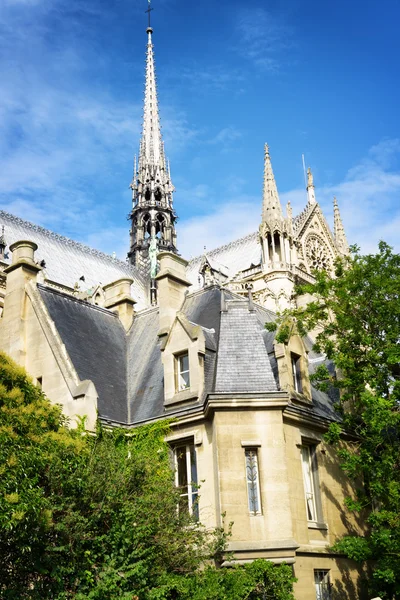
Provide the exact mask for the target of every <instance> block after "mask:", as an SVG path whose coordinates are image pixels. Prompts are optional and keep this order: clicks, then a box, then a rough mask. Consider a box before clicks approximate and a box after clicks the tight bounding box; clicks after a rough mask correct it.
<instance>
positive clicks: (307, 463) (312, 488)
mask: <svg viewBox="0 0 400 600" xmlns="http://www.w3.org/2000/svg"><path fill="white" fill-rule="evenodd" d="M300 451H301V465H302V471H303V482H304V498H305V502H306V514H307V521H308V522H311V523H317V522H318V521H319V518H318V516H319V515H318V512H319V511H318V508H319V507H318V502H317V495H316V494H318V493H319V490H318V489H317V485H318V481H317V480H316V457H315V446H313V445H311V444H304V443H303V444H302V445H301V446H300Z"/></svg>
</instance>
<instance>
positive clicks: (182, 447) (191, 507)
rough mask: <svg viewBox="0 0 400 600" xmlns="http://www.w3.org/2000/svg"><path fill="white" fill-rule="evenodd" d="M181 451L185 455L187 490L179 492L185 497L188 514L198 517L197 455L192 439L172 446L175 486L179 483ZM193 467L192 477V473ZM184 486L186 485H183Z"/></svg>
mask: <svg viewBox="0 0 400 600" xmlns="http://www.w3.org/2000/svg"><path fill="white" fill-rule="evenodd" d="M179 452H182V454H183V455H184V456H185V464H186V481H187V491H184V492H183V493H180V494H179V495H180V497H181V498H186V499H187V507H188V511H189V514H190V515H192V516H194V517H195V518H196V519H198V518H199V514H198V498H199V490H198V483H197V482H198V478H197V456H196V446H195V445H194V441H188V442H186V443H182V444H177V445H176V446H174V448H173V453H174V469H175V486H176V487H177V488H179V487H180V485H179V460H178V453H179ZM193 468H194V479H193V477H192V475H193ZM185 487H186V486H185Z"/></svg>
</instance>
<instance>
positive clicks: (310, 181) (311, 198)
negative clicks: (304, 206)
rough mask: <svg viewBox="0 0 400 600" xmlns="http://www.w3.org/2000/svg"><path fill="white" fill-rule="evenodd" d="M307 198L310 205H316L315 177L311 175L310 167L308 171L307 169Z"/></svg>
mask: <svg viewBox="0 0 400 600" xmlns="http://www.w3.org/2000/svg"><path fill="white" fill-rule="evenodd" d="M307 197H308V203H309V204H315V203H316V199H315V186H314V177H313V174H312V173H311V168H310V167H308V169H307Z"/></svg>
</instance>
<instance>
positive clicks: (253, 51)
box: [236, 7, 294, 72]
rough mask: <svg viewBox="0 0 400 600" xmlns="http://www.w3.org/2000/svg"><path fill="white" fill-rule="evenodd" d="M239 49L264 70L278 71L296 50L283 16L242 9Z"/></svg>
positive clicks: (290, 30)
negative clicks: (292, 49) (289, 54)
mask: <svg viewBox="0 0 400 600" xmlns="http://www.w3.org/2000/svg"><path fill="white" fill-rule="evenodd" d="M236 28H237V31H238V35H239V46H238V48H237V50H238V51H239V52H240V54H241V55H242V56H245V57H246V58H248V59H249V60H251V61H252V62H253V63H254V64H255V65H256V66H257V67H260V68H262V69H263V70H265V71H270V72H276V71H278V70H279V69H280V68H281V66H282V63H283V62H284V61H285V60H286V57H287V55H288V53H289V50H291V48H292V47H293V44H294V42H293V31H292V28H291V27H290V25H289V24H288V23H287V22H286V20H285V17H284V15H283V13H279V14H278V13H276V14H274V13H273V12H272V11H270V10H267V9H265V8H262V7H258V8H256V9H254V8H250V7H249V8H243V9H241V10H240V12H239V13H238V16H237V22H236Z"/></svg>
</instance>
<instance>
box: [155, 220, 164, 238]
mask: <svg viewBox="0 0 400 600" xmlns="http://www.w3.org/2000/svg"><path fill="white" fill-rule="evenodd" d="M164 227H165V217H164V216H163V215H161V214H158V215H157V217H156V236H157V237H158V239H161V240H162V239H164Z"/></svg>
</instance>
